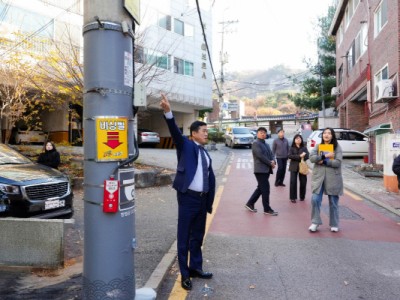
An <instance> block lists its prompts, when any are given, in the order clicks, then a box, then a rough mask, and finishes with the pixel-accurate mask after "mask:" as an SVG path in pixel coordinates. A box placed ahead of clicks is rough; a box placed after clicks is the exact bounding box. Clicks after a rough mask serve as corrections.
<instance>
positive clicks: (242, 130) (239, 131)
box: [233, 128, 251, 134]
mask: <svg viewBox="0 0 400 300" xmlns="http://www.w3.org/2000/svg"><path fill="white" fill-rule="evenodd" d="M233 133H236V134H251V132H250V130H249V129H247V128H233Z"/></svg>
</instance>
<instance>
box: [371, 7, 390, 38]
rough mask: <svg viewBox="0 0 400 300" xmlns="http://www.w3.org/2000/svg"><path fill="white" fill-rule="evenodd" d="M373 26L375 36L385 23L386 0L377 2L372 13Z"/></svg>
mask: <svg viewBox="0 0 400 300" xmlns="http://www.w3.org/2000/svg"><path fill="white" fill-rule="evenodd" d="M374 20H375V27H374V35H375V37H376V36H377V35H378V34H379V32H381V31H382V28H383V27H384V26H385V25H386V23H387V21H388V20H387V0H382V2H381V3H380V4H379V6H378V8H377V9H376V11H375V15H374Z"/></svg>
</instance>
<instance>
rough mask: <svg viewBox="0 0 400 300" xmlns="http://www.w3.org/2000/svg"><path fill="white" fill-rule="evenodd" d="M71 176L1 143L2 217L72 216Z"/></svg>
mask: <svg viewBox="0 0 400 300" xmlns="http://www.w3.org/2000/svg"><path fill="white" fill-rule="evenodd" d="M73 213H74V210H73V193H72V190H71V185H70V181H69V178H68V177H67V176H66V175H65V174H63V173H61V172H60V171H58V170H56V169H52V168H50V167H47V166H44V165H41V164H37V163H34V162H32V161H31V160H29V159H28V158H27V157H25V156H23V155H22V154H20V153H19V152H17V151H15V150H14V149H12V148H11V147H9V146H7V145H4V144H0V216H13V217H35V218H41V219H49V218H55V217H62V218H71V217H72V215H73Z"/></svg>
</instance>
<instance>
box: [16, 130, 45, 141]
mask: <svg viewBox="0 0 400 300" xmlns="http://www.w3.org/2000/svg"><path fill="white" fill-rule="evenodd" d="M46 139H47V134H46V133H44V132H43V131H38V130H29V131H27V130H18V132H17V133H16V134H15V143H16V144H44V143H45V142H46Z"/></svg>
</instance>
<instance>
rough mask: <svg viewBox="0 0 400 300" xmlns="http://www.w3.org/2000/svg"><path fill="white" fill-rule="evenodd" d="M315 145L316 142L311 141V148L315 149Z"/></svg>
mask: <svg viewBox="0 0 400 300" xmlns="http://www.w3.org/2000/svg"><path fill="white" fill-rule="evenodd" d="M316 144H317V142H316V141H314V140H311V147H313V148H314V147H315V145H316Z"/></svg>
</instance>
